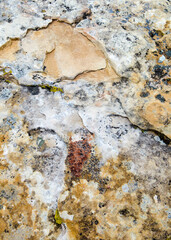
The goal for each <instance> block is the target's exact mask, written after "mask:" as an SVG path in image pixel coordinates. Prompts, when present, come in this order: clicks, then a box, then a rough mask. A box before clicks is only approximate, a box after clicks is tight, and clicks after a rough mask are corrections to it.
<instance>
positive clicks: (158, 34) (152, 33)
mask: <svg viewBox="0 0 171 240" xmlns="http://www.w3.org/2000/svg"><path fill="white" fill-rule="evenodd" d="M149 35H150V37H151V38H152V39H154V38H155V37H157V38H161V37H163V33H162V32H161V31H159V30H155V29H153V30H151V31H149Z"/></svg>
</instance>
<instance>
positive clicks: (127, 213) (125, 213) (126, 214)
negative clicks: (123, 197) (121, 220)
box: [119, 208, 130, 217]
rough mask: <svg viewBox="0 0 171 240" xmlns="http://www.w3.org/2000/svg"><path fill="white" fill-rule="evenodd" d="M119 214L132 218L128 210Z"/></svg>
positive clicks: (123, 210)
mask: <svg viewBox="0 0 171 240" xmlns="http://www.w3.org/2000/svg"><path fill="white" fill-rule="evenodd" d="M119 213H120V214H121V215H123V216H124V217H129V216H130V212H129V211H128V209H126V208H125V209H122V210H120V211H119Z"/></svg>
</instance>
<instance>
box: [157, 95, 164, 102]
mask: <svg viewBox="0 0 171 240" xmlns="http://www.w3.org/2000/svg"><path fill="white" fill-rule="evenodd" d="M156 98H157V99H158V100H160V102H165V101H166V99H165V98H164V97H163V96H162V95H161V94H158V95H156Z"/></svg>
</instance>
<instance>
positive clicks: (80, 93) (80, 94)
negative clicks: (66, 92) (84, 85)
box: [75, 90, 87, 101]
mask: <svg viewBox="0 0 171 240" xmlns="http://www.w3.org/2000/svg"><path fill="white" fill-rule="evenodd" d="M75 96H76V97H78V98H79V100H81V101H86V100H87V94H86V93H85V91H83V90H79V91H77V92H76V93H75Z"/></svg>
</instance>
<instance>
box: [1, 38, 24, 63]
mask: <svg viewBox="0 0 171 240" xmlns="http://www.w3.org/2000/svg"><path fill="white" fill-rule="evenodd" d="M19 43H20V41H19V40H10V41H8V42H7V43H6V44H5V45H3V46H2V47H1V48H0V64H1V63H3V61H5V60H8V61H14V60H15V53H16V52H17V51H18V50H19V48H20V46H19Z"/></svg>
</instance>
